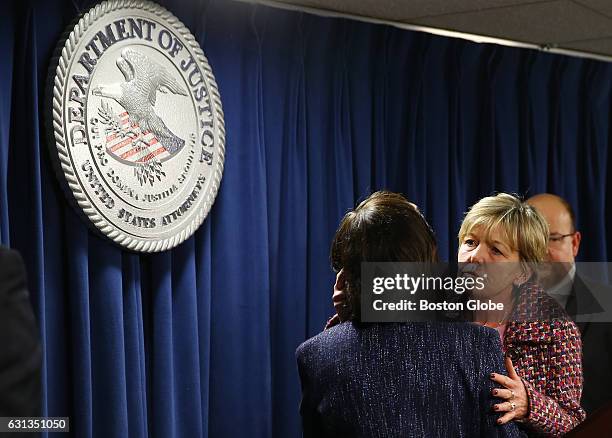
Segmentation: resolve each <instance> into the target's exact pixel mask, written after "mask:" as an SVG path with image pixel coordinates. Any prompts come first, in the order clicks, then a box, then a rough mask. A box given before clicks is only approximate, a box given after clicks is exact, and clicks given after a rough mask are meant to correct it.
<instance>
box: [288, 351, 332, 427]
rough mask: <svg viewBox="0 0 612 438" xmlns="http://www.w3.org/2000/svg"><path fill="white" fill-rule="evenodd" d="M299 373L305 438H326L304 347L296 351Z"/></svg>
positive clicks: (301, 412) (301, 413)
mask: <svg viewBox="0 0 612 438" xmlns="http://www.w3.org/2000/svg"><path fill="white" fill-rule="evenodd" d="M295 355H296V358H297V364H298V373H299V375H300V383H301V385H302V400H301V401H300V415H301V416H302V429H303V431H304V434H303V436H304V438H321V437H323V436H325V432H324V430H323V425H322V423H321V416H320V415H319V413H318V412H317V405H318V403H317V401H316V400H315V397H314V389H315V388H314V387H313V385H312V382H311V379H310V377H309V371H310V370H309V367H308V365H307V364H308V362H309V361H307V359H306V356H307V353H306V351H305V348H304V345H300V347H298V349H297V351H296V354H295Z"/></svg>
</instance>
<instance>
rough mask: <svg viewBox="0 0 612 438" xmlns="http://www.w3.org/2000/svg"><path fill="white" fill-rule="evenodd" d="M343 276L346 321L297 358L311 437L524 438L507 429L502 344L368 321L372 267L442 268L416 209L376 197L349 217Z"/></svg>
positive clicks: (339, 250) (342, 232)
mask: <svg viewBox="0 0 612 438" xmlns="http://www.w3.org/2000/svg"><path fill="white" fill-rule="evenodd" d="M331 259H332V264H333V266H334V269H335V270H337V271H342V272H343V277H344V282H345V292H346V303H345V307H343V308H342V309H343V311H344V312H345V315H344V316H345V317H346V319H347V320H346V321H345V322H343V323H341V324H338V325H336V326H334V327H332V328H330V329H329V330H325V331H324V332H322V333H320V334H318V335H317V336H315V337H313V338H311V339H309V340H307V341H306V342H304V343H303V344H302V345H300V346H299V347H298V349H297V351H296V356H297V362H298V369H299V374H300V380H301V384H302V402H301V404H300V412H301V415H302V419H303V429H304V436H305V437H317V438H323V437H335V438H337V437H351V438H358V437H374V436H380V437H412V436H414V437H422V436H453V437H472V436H486V437H500V436H520V433H519V431H518V429H517V428H516V427H515V425H514V424H506V425H497V424H496V423H495V421H496V416H495V414H494V413H493V412H491V409H490V405H491V403H492V400H493V398H492V396H491V391H492V390H493V382H492V381H490V380H489V378H488V375H489V373H490V372H491V371H492V370H494V371H495V372H497V373H499V374H500V375H501V373H502V372H503V360H502V354H501V345H500V339H499V336H498V335H497V333H496V332H495V331H494V330H491V329H490V328H486V327H482V326H478V325H475V324H471V323H435V322H412V323H363V322H360V314H359V307H360V306H359V295H360V293H361V263H362V262H433V261H436V260H437V255H436V242H435V238H434V235H433V233H432V232H431V229H430V227H429V225H428V224H427V222H426V221H425V219H424V218H423V216H422V215H421V214H420V212H419V211H418V209H417V208H416V206H415V205H414V204H412V203H410V202H408V201H407V200H406V199H405V198H404V197H403V196H401V195H399V194H395V193H390V192H376V193H374V194H372V195H371V196H370V197H368V198H367V199H366V200H365V201H363V202H362V203H360V204H359V205H358V206H357V208H355V210H353V211H351V212H349V213H347V214H346V216H345V217H344V218H343V219H342V222H341V224H340V227H339V228H338V231H337V232H336V235H335V237H334V240H333V244H332V249H331Z"/></svg>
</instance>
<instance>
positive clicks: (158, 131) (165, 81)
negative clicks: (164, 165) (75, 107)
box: [93, 48, 187, 154]
mask: <svg viewBox="0 0 612 438" xmlns="http://www.w3.org/2000/svg"><path fill="white" fill-rule="evenodd" d="M117 67H118V68H119V70H121V73H123V76H124V77H125V82H122V83H115V84H110V85H100V86H98V87H96V88H94V89H93V94H94V95H95V96H101V97H108V98H111V99H113V100H115V101H117V103H119V104H120V105H121V106H122V107H123V108H124V109H125V110H126V111H127V113H128V115H129V121H130V123H131V124H132V125H138V126H139V127H140V129H141V131H142V132H146V131H150V132H152V133H153V135H155V138H157V140H158V141H159V142H160V143H161V144H162V146H164V148H165V149H166V150H167V151H168V152H169V153H170V154H174V153H175V152H177V151H179V150H180V149H181V148H182V147H183V146H184V145H185V140H183V139H182V138H179V137H178V136H176V135H175V134H174V133H173V132H172V131H170V129H169V128H168V127H167V126H166V124H165V123H164V121H163V120H162V119H161V118H160V117H159V116H158V115H157V114H156V113H155V108H154V107H155V100H156V97H157V92H158V91H160V92H162V93H167V92H168V91H169V92H171V93H174V94H178V95H181V96H187V92H186V91H185V89H184V88H183V87H181V85H180V84H179V83H178V82H177V81H176V79H174V78H173V77H172V76H171V75H170V73H169V72H168V70H166V69H165V68H164V67H162V66H161V65H160V64H158V63H156V62H154V61H152V60H150V59H149V58H147V57H146V56H144V55H143V54H141V53H139V52H137V51H135V50H132V49H129V48H128V49H123V50H122V51H121V56H120V57H119V58H117Z"/></svg>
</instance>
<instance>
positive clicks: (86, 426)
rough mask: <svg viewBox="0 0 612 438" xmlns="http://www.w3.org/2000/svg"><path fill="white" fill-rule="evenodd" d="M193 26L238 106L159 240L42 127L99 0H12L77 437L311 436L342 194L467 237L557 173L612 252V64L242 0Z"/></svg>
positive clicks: (53, 351) (24, 119) (24, 202)
mask: <svg viewBox="0 0 612 438" xmlns="http://www.w3.org/2000/svg"><path fill="white" fill-rule="evenodd" d="M161 3H162V4H163V5H164V6H166V7H167V8H169V9H170V10H171V11H173V12H174V13H175V15H177V16H178V17H179V18H180V19H181V20H182V21H183V22H184V23H185V24H186V25H187V26H188V27H189V28H190V29H191V30H192V32H193V33H194V34H195V36H196V38H197V39H198V40H199V41H200V43H201V45H202V46H203V48H204V51H205V52H206V54H207V56H208V58H209V61H210V63H211V65H212V67H213V69H214V73H215V75H216V78H217V81H218V84H219V87H220V91H221V96H222V99H223V105H224V110H225V117H226V118H225V122H226V126H227V157H226V165H225V173H224V176H223V181H222V184H221V190H220V192H219V195H218V198H217V201H216V203H215V205H214V207H213V209H212V212H211V214H210V216H209V217H208V218H207V220H206V221H205V223H204V225H203V226H202V227H201V228H200V230H199V231H198V232H197V233H196V234H195V236H194V237H192V238H191V239H189V240H188V241H187V242H185V243H184V244H183V245H181V246H180V247H178V248H176V249H174V250H172V251H169V252H166V253H163V254H157V255H152V256H147V255H136V254H132V253H127V252H124V251H122V250H120V249H119V248H118V247H116V246H114V245H112V244H111V243H110V242H109V241H107V240H103V239H101V238H99V237H97V236H94V235H93V234H92V233H91V232H90V231H88V228H87V226H86V225H85V224H84V223H83V222H82V221H81V220H80V219H79V218H78V217H77V216H76V214H75V213H74V212H73V210H72V209H71V208H70V207H69V205H68V203H67V202H66V200H65V198H64V195H63V193H62V192H61V190H60V188H59V185H58V183H57V180H56V177H55V175H54V173H53V170H52V167H51V164H50V160H49V154H48V152H47V149H46V148H47V145H46V138H45V135H44V129H43V126H42V123H41V121H42V119H43V113H44V112H45V111H47V110H48V108H45V107H44V105H43V99H42V96H43V91H44V84H45V79H46V73H47V66H48V63H49V59H50V56H51V54H52V51H53V48H54V46H55V44H56V42H57V40H58V39H59V38H60V34H61V33H62V31H63V30H64V28H65V26H66V25H68V24H69V22H70V21H71V20H72V19H73V18H74V17H75V16H76V15H77V14H78V13H79V12H83V11H86V10H87V9H88V8H89V7H90V6H91V5H92V2H88V1H79V0H45V1H42V0H41V1H34V0H21V1H18V2H17V1H15V2H10V1H9V2H8V4H7V3H6V2H5V3H4V4H3V12H2V14H1V15H0V20H1V21H0V54H1V60H2V62H0V237H1V241H2V243H4V244H8V245H11V246H12V247H14V248H17V249H19V250H20V251H21V252H22V254H23V255H24V258H25V260H26V263H27V268H28V271H29V286H30V289H31V294H32V301H33V305H34V308H35V311H36V314H37V315H38V320H39V324H40V331H41V336H42V342H43V347H44V372H43V380H44V401H43V406H44V415H48V416H70V418H71V422H72V423H71V427H72V433H73V435H75V436H78V437H119V436H129V437H142V436H151V437H163V438H168V437H199V436H204V437H205V436H210V437H269V436H275V437H295V436H298V435H299V430H300V425H299V417H298V410H297V409H298V401H299V383H298V378H297V373H296V368H295V360H294V355H293V354H294V353H293V352H294V350H295V348H296V346H297V345H298V344H299V343H300V342H302V341H303V340H304V339H306V338H307V337H309V336H311V335H314V334H315V333H317V332H318V331H320V329H321V327H322V325H323V324H324V321H325V319H326V318H327V317H328V316H329V315H330V314H331V312H332V308H331V305H330V295H331V288H332V283H333V278H334V276H333V273H332V272H331V270H330V266H329V262H328V250H329V244H330V241H331V238H332V236H333V233H334V231H335V228H336V226H337V224H338V222H339V220H340V218H341V217H342V215H343V213H344V212H345V211H346V210H347V209H348V208H350V207H352V206H353V205H354V203H355V202H356V201H357V200H358V199H360V198H362V197H364V196H365V195H367V194H368V193H369V192H371V191H372V190H375V189H381V188H387V189H390V190H394V191H400V192H403V193H404V194H405V195H407V196H408V197H409V198H410V199H411V200H413V201H414V202H416V203H417V204H418V205H419V206H420V207H421V208H422V210H423V211H424V213H425V214H426V216H427V218H428V219H429V220H430V222H431V223H432V225H433V227H434V229H435V230H436V233H437V236H438V239H439V243H440V248H441V254H442V256H443V258H445V259H448V258H451V259H452V258H453V257H454V253H455V250H456V242H455V235H456V232H457V229H458V226H459V223H460V220H461V217H462V214H463V212H464V211H465V209H466V207H468V206H469V205H471V204H472V203H473V202H475V201H476V200H477V199H479V198H480V197H482V196H484V195H488V194H491V193H492V192H494V191H501V190H503V191H516V192H519V193H521V194H527V195H529V194H534V193H537V192H540V191H551V192H555V193H558V194H560V195H562V196H565V197H567V198H568V199H569V200H570V202H571V203H572V204H573V205H574V206H575V207H576V210H577V213H578V225H579V228H580V229H581V230H582V231H583V233H584V240H583V248H582V259H583V260H591V261H604V260H608V256H609V253H610V251H612V232H610V231H607V230H606V225H607V224H608V223H609V221H608V219H607V218H609V217H610V216H611V214H612V211H611V210H612V199H611V197H612V194H611V193H608V189H609V188H610V187H611V185H612V181H611V179H612V168H611V167H610V164H611V162H612V157H610V155H609V154H608V150H609V148H608V145H609V143H610V135H611V128H612V123H611V120H610V106H611V99H610V86H611V83H612V66H611V65H610V64H606V63H602V62H595V61H590V60H584V59H575V58H568V57H562V56H553V55H549V54H543V53H538V52H534V51H530V50H519V49H514V48H506V47H499V46H494V45H478V44H473V43H469V42H465V41H461V40H453V39H447V38H441V37H434V36H430V35H426V34H420V33H415V32H408V31H404V30H398V29H396V28H393V27H388V26H381V25H371V24H364V23H359V22H355V21H350V20H343V19H329V18H321V17H316V16H312V15H308V14H302V13H296V12H288V11H281V10H276V9H271V8H268V7H262V6H253V5H249V4H244V3H235V2H232V1H228V0H217V1H214V0H211V1H197V0H192V1H188V0H182V1H181V0H165V1H161Z"/></svg>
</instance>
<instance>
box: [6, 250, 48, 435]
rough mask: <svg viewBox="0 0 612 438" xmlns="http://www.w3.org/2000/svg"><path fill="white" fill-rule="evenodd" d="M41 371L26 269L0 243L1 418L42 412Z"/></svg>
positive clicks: (38, 344) (36, 330)
mask: <svg viewBox="0 0 612 438" xmlns="http://www.w3.org/2000/svg"><path fill="white" fill-rule="evenodd" d="M40 373H41V349H40V341H39V335H38V328H37V325H36V320H35V318H34V313H33V311H32V306H31V304H30V297H29V294H28V289H27V287H26V274H25V268H24V266H23V262H22V260H21V257H20V256H19V254H18V253H17V252H15V251H12V250H9V249H7V248H4V247H1V246H0V417H12V416H20V417H34V416H40V415H41V414H40V412H41V410H40V407H41V374H40ZM0 435H1V434H0ZM24 436H25V435H24Z"/></svg>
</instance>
